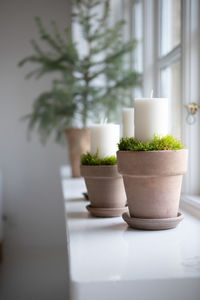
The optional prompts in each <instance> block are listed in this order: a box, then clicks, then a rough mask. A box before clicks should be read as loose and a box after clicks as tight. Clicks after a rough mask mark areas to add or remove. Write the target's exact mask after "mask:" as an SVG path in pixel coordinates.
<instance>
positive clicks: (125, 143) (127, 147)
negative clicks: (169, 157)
mask: <svg viewBox="0 0 200 300" xmlns="http://www.w3.org/2000/svg"><path fill="white" fill-rule="evenodd" d="M118 148H119V150H123V151H155V150H180V149H183V148H184V145H183V143H182V142H181V140H179V139H177V138H175V137H174V136H173V135H166V136H164V137H160V136H158V135H154V139H153V141H151V142H147V143H143V142H141V141H139V140H136V139H135V138H122V139H121V140H120V142H119V144H118Z"/></svg>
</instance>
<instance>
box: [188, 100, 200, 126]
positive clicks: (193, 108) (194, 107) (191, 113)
mask: <svg viewBox="0 0 200 300" xmlns="http://www.w3.org/2000/svg"><path fill="white" fill-rule="evenodd" d="M185 107H186V109H187V112H188V115H187V118H186V121H187V123H188V124H189V125H192V124H194V123H195V121H196V117H195V115H196V113H197V112H198V110H199V108H200V105H199V104H197V103H195V102H193V103H189V104H188V105H185Z"/></svg>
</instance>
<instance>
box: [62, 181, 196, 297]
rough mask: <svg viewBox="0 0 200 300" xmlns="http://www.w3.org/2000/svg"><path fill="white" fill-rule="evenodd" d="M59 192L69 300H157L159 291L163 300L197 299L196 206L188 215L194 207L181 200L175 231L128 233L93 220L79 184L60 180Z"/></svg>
mask: <svg viewBox="0 0 200 300" xmlns="http://www.w3.org/2000/svg"><path fill="white" fill-rule="evenodd" d="M62 186H63V194H64V199H65V200H66V201H65V208H66V225H67V233H68V234H67V235H68V251H69V265H70V288H71V299H72V300H85V296H86V295H87V299H88V300H90V299H91V300H93V299H95V300H100V299H103V298H104V299H106V297H107V295H108V294H109V298H110V299H111V300H112V299H115V300H123V299H124V298H126V299H127V300H129V299H133V293H134V294H135V297H136V299H140V300H146V299H147V295H148V299H150V300H160V295H161V294H162V293H163V292H164V291H166V295H165V296H163V297H162V300H168V299H173V300H174V299H176V300H178V299H182V300H188V299H189V298H188V293H189V294H190V295H191V296H190V299H191V300H197V299H199V293H200V287H199V280H200V257H199V251H200V242H199V231H200V218H199V217H200V214H199V215H198V214H197V212H198V213H199V212H200V205H199V203H198V202H197V203H196V205H197V208H195V207H194V208H193V212H191V213H190V209H192V207H193V206H192V205H191V204H190V202H189V200H188V199H187V197H185V195H183V196H182V197H181V198H182V201H181V210H182V209H183V213H184V221H183V222H181V224H179V226H178V227H177V228H175V229H172V230H166V231H139V230H132V229H130V228H128V226H127V224H126V223H125V222H124V221H123V220H122V218H107V219H101V218H93V217H92V216H91V215H90V214H89V213H88V212H87V210H86V208H85V206H86V205H87V204H88V202H87V201H84V199H83V198H82V192H85V191H86V188H85V184H84V181H83V179H70V178H66V177H65V176H64V178H63V180H62ZM186 199H187V200H186ZM183 207H184V208H183ZM193 215H195V217H194V216H193ZM196 217H197V218H196ZM140 286H142V287H143V288H142V289H140V288H139V287H140ZM170 291H172V295H171V296H170ZM192 291H195V292H194V293H192Z"/></svg>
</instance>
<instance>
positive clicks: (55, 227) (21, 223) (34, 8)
mask: <svg viewBox="0 0 200 300" xmlns="http://www.w3.org/2000/svg"><path fill="white" fill-rule="evenodd" d="M69 14H70V9H69V2H68V1H66V0H58V1H54V0H43V1H40V0H34V1H27V0H16V1H12V0H6V1H5V0H3V1H0V40H1V41H3V42H2V43H1V50H0V65H1V68H0V103H1V108H0V145H1V155H0V168H1V170H2V173H3V176H4V177H3V179H4V213H5V214H6V216H7V218H8V222H7V223H6V225H5V234H6V231H7V233H8V235H9V237H7V239H9V242H11V240H12V243H13V247H14V246H15V244H17V245H19V244H20V245H22V244H25V245H27V244H28V245H30V244H31V245H33V246H34V245H36V244H37V245H40V246H43V245H45V246H46V245H47V244H51V245H54V244H55V243H56V244H60V243H62V239H63V237H62V234H60V233H61V232H62V226H63V223H62V222H61V221H60V212H62V210H61V207H60V209H59V206H61V204H60V201H59V200H58V201H59V202H58V203H56V201H55V200H54V199H52V197H51V189H48V188H46V190H45V189H44V186H45V184H43V182H44V181H45V182H49V183H48V184H49V185H50V184H51V180H52V178H51V177H52V173H53V172H54V173H55V172H56V175H57V176H59V167H60V166H61V165H63V164H65V163H66V162H67V150H66V147H63V148H61V146H60V145H56V144H55V142H54V141H53V138H51V139H50V140H49V141H48V143H47V144H46V145H45V146H44V145H42V144H41V143H40V140H39V136H38V134H37V131H35V132H34V133H33V134H32V135H31V140H29V141H28V140H27V122H25V121H24V122H22V121H21V118H22V116H24V115H26V114H28V113H30V111H31V109H32V104H33V100H34V99H35V98H36V97H37V96H38V95H39V94H40V93H41V92H43V91H46V90H47V89H49V87H50V82H51V79H52V77H51V76H50V75H49V76H48V75H47V76H46V77H45V78H42V79H41V80H35V79H30V80H25V79H24V76H25V74H26V73H27V72H30V71H31V70H33V68H34V67H36V66H34V65H33V64H28V65H26V66H25V67H24V68H18V66H17V64H18V62H19V61H20V60H21V59H22V58H24V57H25V56H27V55H30V54H32V53H33V50H32V48H31V46H30V40H31V39H32V38H36V39H38V36H39V34H38V32H37V28H36V25H35V22H34V17H35V16H40V17H41V18H42V20H43V22H44V24H45V25H46V26H47V28H49V23H50V21H51V20H52V19H53V20H55V21H56V22H57V24H58V26H59V28H60V29H61V30H62V28H63V27H64V26H65V25H67V22H68V24H70V19H69ZM56 170H57V171H56ZM58 180H59V179H58ZM42 194H43V195H44V194H45V195H44V196H43V197H42V196H41V195H42ZM36 220H37V221H36ZM52 232H55V234H52ZM13 251H14V250H13Z"/></svg>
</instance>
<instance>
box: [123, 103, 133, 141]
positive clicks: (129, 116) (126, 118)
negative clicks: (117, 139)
mask: <svg viewBox="0 0 200 300" xmlns="http://www.w3.org/2000/svg"><path fill="white" fill-rule="evenodd" d="M122 122H123V137H124V138H126V137H133V136H134V133H135V130H134V108H123V110H122Z"/></svg>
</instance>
